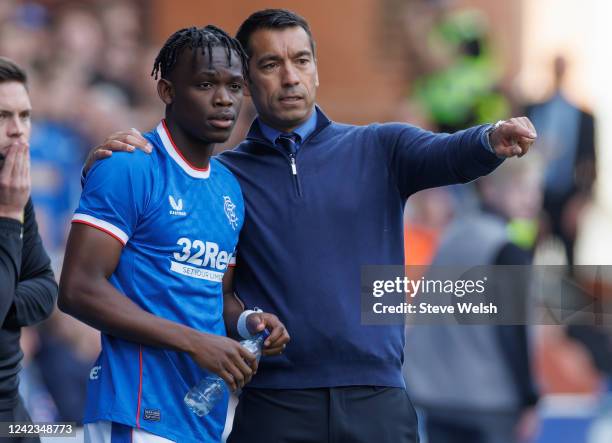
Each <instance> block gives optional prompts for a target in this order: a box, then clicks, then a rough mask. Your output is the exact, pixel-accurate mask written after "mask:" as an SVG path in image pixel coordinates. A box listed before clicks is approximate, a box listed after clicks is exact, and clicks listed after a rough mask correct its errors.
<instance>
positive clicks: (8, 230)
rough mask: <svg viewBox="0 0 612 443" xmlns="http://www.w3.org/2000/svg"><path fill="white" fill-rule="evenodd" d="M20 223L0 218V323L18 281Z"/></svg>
mask: <svg viewBox="0 0 612 443" xmlns="http://www.w3.org/2000/svg"><path fill="white" fill-rule="evenodd" d="M21 230H22V225H21V223H19V222H18V221H17V220H12V219H9V218H0V323H4V320H5V318H6V316H7V315H8V313H9V311H10V309H11V306H12V305H13V301H14V299H15V292H16V289H17V282H18V281H19V271H20V267H21V249H22V235H21V232H22V231H21Z"/></svg>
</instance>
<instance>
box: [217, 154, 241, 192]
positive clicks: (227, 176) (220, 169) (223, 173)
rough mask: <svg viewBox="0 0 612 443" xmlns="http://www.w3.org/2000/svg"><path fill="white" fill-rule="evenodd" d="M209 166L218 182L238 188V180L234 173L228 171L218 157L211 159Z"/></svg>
mask: <svg viewBox="0 0 612 443" xmlns="http://www.w3.org/2000/svg"><path fill="white" fill-rule="evenodd" d="M210 164H211V168H212V171H214V174H216V175H217V176H218V177H219V179H220V180H224V181H227V182H228V183H229V184H231V185H233V186H237V187H240V185H239V183H238V179H237V178H236V176H235V175H234V173H233V172H232V171H230V170H229V168H228V167H227V166H225V165H224V164H223V162H222V161H220V160H219V156H217V155H215V156H214V157H211V159H210Z"/></svg>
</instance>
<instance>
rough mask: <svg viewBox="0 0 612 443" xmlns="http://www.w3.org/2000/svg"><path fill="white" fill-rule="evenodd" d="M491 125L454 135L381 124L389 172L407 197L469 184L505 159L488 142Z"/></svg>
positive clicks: (405, 126)
mask: <svg viewBox="0 0 612 443" xmlns="http://www.w3.org/2000/svg"><path fill="white" fill-rule="evenodd" d="M488 128H489V125H483V126H475V127H473V128H469V129H466V130H463V131H458V132H456V133H454V134H436V133H433V132H429V131H425V130H423V129H420V128H417V127H415V126H410V125H406V124H401V123H387V124H382V125H379V127H378V136H379V140H380V143H381V145H382V147H383V149H384V150H385V151H386V153H387V155H388V165H389V170H390V171H391V173H392V174H393V175H394V177H395V179H396V181H397V185H398V188H399V191H400V193H401V195H402V197H403V198H407V197H409V196H410V195H412V194H414V193H415V192H417V191H420V190H422V189H427V188H433V187H437V186H445V185H452V184H456V183H467V182H469V181H472V180H475V179H477V178H478V177H481V176H483V175H486V174H488V173H490V172H491V171H493V170H494V169H495V168H496V167H497V166H499V165H500V164H501V163H502V161H503V160H501V159H500V158H498V157H497V156H496V155H495V154H494V153H493V152H491V151H490V150H489V148H488V146H487V145H485V143H484V138H485V131H486V130H487V129H488Z"/></svg>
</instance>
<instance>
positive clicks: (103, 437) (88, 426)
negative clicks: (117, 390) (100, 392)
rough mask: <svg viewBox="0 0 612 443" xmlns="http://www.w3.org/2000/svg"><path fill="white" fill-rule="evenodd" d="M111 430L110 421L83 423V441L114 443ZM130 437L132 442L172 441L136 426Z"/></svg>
mask: <svg viewBox="0 0 612 443" xmlns="http://www.w3.org/2000/svg"><path fill="white" fill-rule="evenodd" d="M112 431H113V423H112V422H110V421H97V422H95V423H85V443H114V442H113V441H112ZM131 437H132V438H131V442H132V443H174V441H172V440H168V439H167V438H164V437H160V436H159V435H155V434H151V433H150V432H147V431H144V430H142V429H138V428H132V436H131Z"/></svg>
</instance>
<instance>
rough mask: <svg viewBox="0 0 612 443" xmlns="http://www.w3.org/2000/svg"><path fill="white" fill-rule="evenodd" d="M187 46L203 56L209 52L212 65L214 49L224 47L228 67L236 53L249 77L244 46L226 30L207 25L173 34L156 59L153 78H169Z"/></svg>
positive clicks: (152, 73) (244, 73)
mask: <svg viewBox="0 0 612 443" xmlns="http://www.w3.org/2000/svg"><path fill="white" fill-rule="evenodd" d="M187 46H188V47H189V48H190V49H192V50H195V49H197V48H201V50H202V55H204V54H205V53H206V50H208V59H209V61H210V63H212V48H213V47H215V46H222V47H224V48H225V50H226V52H227V63H228V65H230V64H231V63H232V51H235V52H236V54H238V56H239V57H240V61H241V62H242V72H243V75H244V76H245V78H246V77H247V74H248V72H247V70H248V58H247V55H246V53H245V52H244V50H243V49H242V46H241V45H240V43H239V42H238V40H236V39H235V38H232V37H231V36H229V35H228V34H227V33H226V32H225V31H224V30H222V29H220V28H217V27H216V26H213V25H207V26H204V27H203V28H196V27H195V26H192V27H190V28H184V29H181V30H179V31H176V32H175V33H174V34H172V35H171V36H170V37H169V38H168V40H167V41H166V43H165V44H164V46H163V47H162V48H161V50H160V51H159V54H158V55H157V57H156V58H155V62H154V63H153V71H151V76H152V77H153V78H154V79H155V80H157V78H158V76H161V78H168V75H169V74H170V72H172V69H174V65H175V64H176V60H177V59H178V56H179V54H180V53H181V51H182V50H183V49H184V48H185V47H187Z"/></svg>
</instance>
